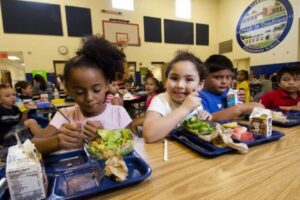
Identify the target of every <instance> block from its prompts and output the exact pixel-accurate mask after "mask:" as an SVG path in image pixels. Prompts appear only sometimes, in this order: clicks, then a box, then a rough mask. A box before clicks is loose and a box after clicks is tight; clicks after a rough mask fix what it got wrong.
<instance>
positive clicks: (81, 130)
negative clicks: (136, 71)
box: [34, 36, 131, 153]
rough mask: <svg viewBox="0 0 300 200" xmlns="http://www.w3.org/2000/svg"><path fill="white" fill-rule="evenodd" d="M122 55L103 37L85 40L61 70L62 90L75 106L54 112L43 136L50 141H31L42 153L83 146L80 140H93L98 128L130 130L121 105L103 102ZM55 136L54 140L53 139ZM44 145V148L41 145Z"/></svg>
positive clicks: (120, 68) (38, 139)
mask: <svg viewBox="0 0 300 200" xmlns="http://www.w3.org/2000/svg"><path fill="white" fill-rule="evenodd" d="M124 60H125V55H124V54H123V53H122V52H121V51H120V50H118V49H117V48H116V47H114V46H113V45H112V44H111V43H109V42H108V41H106V40H105V39H104V38H102V37H98V36H91V37H89V38H87V40H85V42H84V44H83V47H82V48H81V49H80V50H79V51H78V52H77V55H76V56H75V57H73V58H72V59H70V60H69V61H68V62H67V63H66V65H65V69H64V80H65V88H66V90H67V93H68V95H70V96H72V97H73V98H74V100H75V102H76V103H77V105H75V106H73V107H67V108H63V109H61V112H62V113H63V114H64V115H65V116H66V117H64V116H63V115H62V114H61V113H59V112H57V113H56V114H55V116H54V117H53V119H52V120H51V121H50V123H49V125H48V126H47V127H46V128H45V129H44V131H43V132H44V134H45V136H46V137H48V140H49V142H45V141H44V140H41V139H40V138H36V140H35V141H34V142H35V144H36V145H37V147H38V148H39V150H41V151H42V152H44V153H45V152H51V151H55V150H58V149H59V147H60V148H63V149H74V148H79V147H83V138H84V139H86V140H87V141H92V140H94V139H95V138H96V137H97V134H96V133H97V129H122V128H127V127H129V124H130V123H131V118H130V117H129V115H128V113H127V112H126V110H125V109H124V108H123V107H122V106H116V105H111V104H106V103H105V94H106V92H107V91H108V84H109V81H110V80H114V78H115V77H116V73H117V72H123V62H124ZM55 137H56V139H55ZM45 144H46V145H47V146H44V145H45Z"/></svg>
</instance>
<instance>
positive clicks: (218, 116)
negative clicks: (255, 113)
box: [212, 102, 264, 121]
mask: <svg viewBox="0 0 300 200" xmlns="http://www.w3.org/2000/svg"><path fill="white" fill-rule="evenodd" d="M255 107H264V106H263V105H262V104H260V103H256V102H251V103H245V104H241V105H236V106H232V107H229V108H226V109H224V110H221V111H219V112H215V113H212V116H213V119H212V120H213V121H222V120H233V119H235V118H236V117H239V116H241V115H242V114H246V113H251V112H252V110H253V109H254V108H255Z"/></svg>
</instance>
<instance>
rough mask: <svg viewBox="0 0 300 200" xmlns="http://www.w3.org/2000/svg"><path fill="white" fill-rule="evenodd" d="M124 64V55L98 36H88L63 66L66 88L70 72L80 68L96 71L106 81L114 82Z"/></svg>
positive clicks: (122, 69)
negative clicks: (74, 54)
mask: <svg viewBox="0 0 300 200" xmlns="http://www.w3.org/2000/svg"><path fill="white" fill-rule="evenodd" d="M124 62H125V54H124V53H123V52H122V51H120V50H119V49H117V47H115V46H114V45H113V44H111V43H110V42H109V41H107V40H105V39H104V38H103V37H100V36H89V37H87V38H85V39H84V40H83V46H82V47H81V48H80V49H79V50H78V51H77V55H76V56H75V57H73V58H71V59H70V60H69V61H67V63H66V64H65V69H64V76H63V77H64V80H65V85H66V87H67V88H68V86H69V81H70V74H71V71H72V70H73V69H76V68H80V67H88V68H94V69H98V70H100V71H101V73H103V75H104V77H105V78H106V80H107V81H112V80H115V79H116V76H117V74H120V73H122V74H123V73H124V66H123V65H124Z"/></svg>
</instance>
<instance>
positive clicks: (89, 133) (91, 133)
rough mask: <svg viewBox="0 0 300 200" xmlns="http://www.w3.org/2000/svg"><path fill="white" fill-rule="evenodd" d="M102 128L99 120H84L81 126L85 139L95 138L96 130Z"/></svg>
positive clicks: (91, 139)
mask: <svg viewBox="0 0 300 200" xmlns="http://www.w3.org/2000/svg"><path fill="white" fill-rule="evenodd" d="M98 129H103V125H102V124H101V122H99V121H89V120H88V121H86V123H85V125H84V126H83V137H84V138H85V139H86V140H87V141H89V142H90V141H93V140H95V139H96V138H97V137H98V135H97V130H98Z"/></svg>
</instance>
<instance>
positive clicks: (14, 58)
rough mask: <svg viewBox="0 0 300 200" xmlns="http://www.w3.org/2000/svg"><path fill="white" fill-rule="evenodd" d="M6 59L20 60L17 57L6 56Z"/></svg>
mask: <svg viewBox="0 0 300 200" xmlns="http://www.w3.org/2000/svg"><path fill="white" fill-rule="evenodd" d="M7 58H8V59H9V60H20V58H19V57H17V56H8V57H7Z"/></svg>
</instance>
